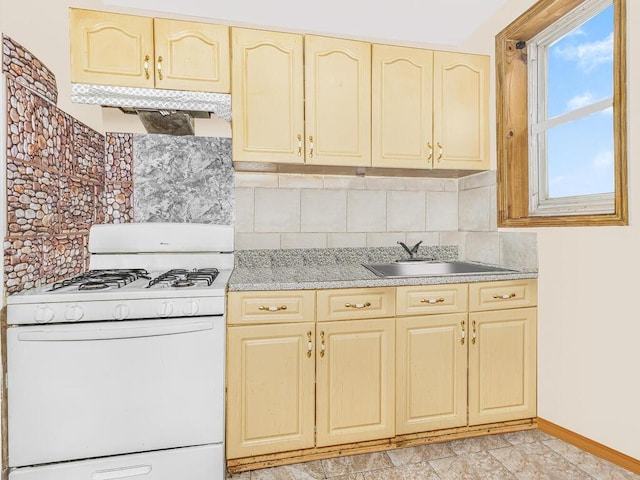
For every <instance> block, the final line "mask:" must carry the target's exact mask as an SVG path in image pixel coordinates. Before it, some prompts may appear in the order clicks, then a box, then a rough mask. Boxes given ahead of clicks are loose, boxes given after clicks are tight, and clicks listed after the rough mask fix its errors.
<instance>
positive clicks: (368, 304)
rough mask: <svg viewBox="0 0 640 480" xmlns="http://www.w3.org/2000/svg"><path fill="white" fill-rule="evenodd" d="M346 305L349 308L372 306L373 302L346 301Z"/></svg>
mask: <svg viewBox="0 0 640 480" xmlns="http://www.w3.org/2000/svg"><path fill="white" fill-rule="evenodd" d="M344 306H345V307H347V308H367V307H370V306H371V302H367V303H345V304H344Z"/></svg>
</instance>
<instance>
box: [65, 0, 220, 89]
mask: <svg viewBox="0 0 640 480" xmlns="http://www.w3.org/2000/svg"><path fill="white" fill-rule="evenodd" d="M70 21H71V81H72V82H77V83H90V84H98V85H119V86H127V87H146V88H164V89H170V90H195V91H206V92H229V91H230V74H229V28H228V27H226V26H220V25H211V24H207V23H196V22H184V21H179V20H168V19H161V18H148V17H139V16H134V15H122V14H116V13H107V12H97V11H92V10H82V9H74V8H72V9H71V10H70Z"/></svg>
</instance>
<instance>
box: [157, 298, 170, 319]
mask: <svg viewBox="0 0 640 480" xmlns="http://www.w3.org/2000/svg"><path fill="white" fill-rule="evenodd" d="M157 311H158V316H159V317H168V316H170V315H171V314H172V313H173V302H168V301H165V302H162V303H161V304H160V305H158V310H157Z"/></svg>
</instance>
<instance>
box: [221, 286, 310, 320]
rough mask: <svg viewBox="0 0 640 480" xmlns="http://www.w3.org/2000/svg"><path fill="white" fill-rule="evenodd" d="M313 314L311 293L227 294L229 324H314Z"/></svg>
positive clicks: (298, 291)
mask: <svg viewBox="0 0 640 480" xmlns="http://www.w3.org/2000/svg"><path fill="white" fill-rule="evenodd" d="M314 315H315V291H314V290H291V291H277V292H275V291H273V292H272V291H265V292H229V297H228V309H227V323H228V324H229V325H238V324H249V323H274V322H278V323H283V322H313V321H314V319H315V317H314Z"/></svg>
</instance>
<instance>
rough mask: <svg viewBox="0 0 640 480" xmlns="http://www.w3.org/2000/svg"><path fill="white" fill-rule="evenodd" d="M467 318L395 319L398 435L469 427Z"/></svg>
mask: <svg viewBox="0 0 640 480" xmlns="http://www.w3.org/2000/svg"><path fill="white" fill-rule="evenodd" d="M466 331H467V314H466V313H457V314H449V315H429V316H422V317H404V318H398V319H397V321H396V352H397V353H396V362H397V363H396V433H397V434H398V435H402V434H406V433H417V432H425V431H428V430H437V429H440V428H451V427H460V426H463V425H466V424H467V343H466V342H467V340H466Z"/></svg>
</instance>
